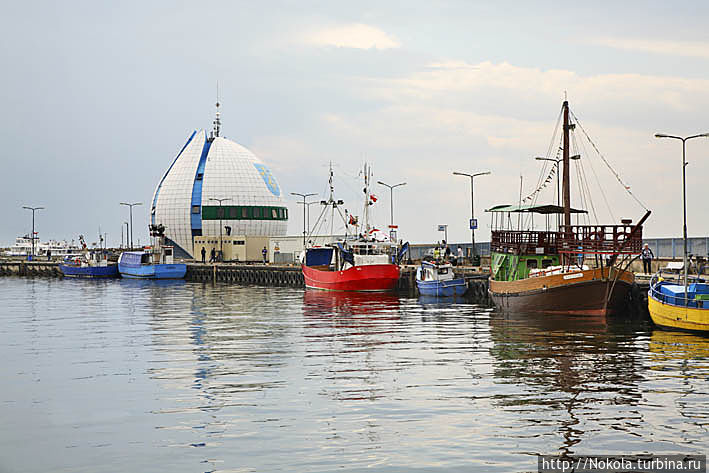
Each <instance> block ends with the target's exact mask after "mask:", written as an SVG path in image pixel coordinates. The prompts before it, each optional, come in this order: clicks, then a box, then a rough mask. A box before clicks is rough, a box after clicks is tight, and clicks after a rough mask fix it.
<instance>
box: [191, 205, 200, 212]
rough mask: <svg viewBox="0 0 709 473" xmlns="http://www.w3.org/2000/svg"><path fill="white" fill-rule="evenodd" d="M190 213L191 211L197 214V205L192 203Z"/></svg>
mask: <svg viewBox="0 0 709 473" xmlns="http://www.w3.org/2000/svg"><path fill="white" fill-rule="evenodd" d="M192 213H193V214H198V213H199V205H193V206H192Z"/></svg>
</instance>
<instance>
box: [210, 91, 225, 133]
mask: <svg viewBox="0 0 709 473" xmlns="http://www.w3.org/2000/svg"><path fill="white" fill-rule="evenodd" d="M216 106H217V116H216V118H215V119H214V122H212V123H213V124H214V128H213V129H212V132H211V136H210V139H212V140H213V139H214V138H216V137H218V136H219V130H220V129H221V127H222V121H221V119H220V114H219V81H217V103H216Z"/></svg>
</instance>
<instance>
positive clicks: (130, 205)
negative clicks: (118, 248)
mask: <svg viewBox="0 0 709 473" xmlns="http://www.w3.org/2000/svg"><path fill="white" fill-rule="evenodd" d="M121 205H127V206H128V208H129V209H130V248H131V250H132V249H133V207H134V206H136V205H143V203H142V202H133V203H128V202H121Z"/></svg>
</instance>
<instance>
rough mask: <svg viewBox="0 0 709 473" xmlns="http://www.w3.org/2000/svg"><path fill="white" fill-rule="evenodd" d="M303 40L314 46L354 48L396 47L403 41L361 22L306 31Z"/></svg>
mask: <svg viewBox="0 0 709 473" xmlns="http://www.w3.org/2000/svg"><path fill="white" fill-rule="evenodd" d="M303 40H304V42H305V43H307V44H311V45H314V46H335V47H338V48H353V49H395V48H399V47H401V43H400V42H399V41H398V40H397V39H396V38H394V37H393V36H391V35H388V34H387V33H385V32H383V31H382V30H380V29H378V28H375V27H373V26H369V25H364V24H361V23H353V24H349V25H340V26H333V27H330V28H323V29H319V30H314V31H310V32H308V33H306V34H305V35H304V36H303Z"/></svg>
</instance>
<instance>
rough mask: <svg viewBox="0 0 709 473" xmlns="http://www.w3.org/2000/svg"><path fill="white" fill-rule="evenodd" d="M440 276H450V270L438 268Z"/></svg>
mask: <svg viewBox="0 0 709 473" xmlns="http://www.w3.org/2000/svg"><path fill="white" fill-rule="evenodd" d="M438 274H448V268H438Z"/></svg>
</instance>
